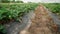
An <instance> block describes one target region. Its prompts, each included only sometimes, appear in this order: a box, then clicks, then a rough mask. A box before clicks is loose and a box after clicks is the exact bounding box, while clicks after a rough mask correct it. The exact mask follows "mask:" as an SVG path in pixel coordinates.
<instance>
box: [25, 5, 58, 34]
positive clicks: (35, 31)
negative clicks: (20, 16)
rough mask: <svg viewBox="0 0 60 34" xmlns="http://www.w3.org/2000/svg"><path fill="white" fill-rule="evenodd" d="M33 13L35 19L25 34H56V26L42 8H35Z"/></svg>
mask: <svg viewBox="0 0 60 34" xmlns="http://www.w3.org/2000/svg"><path fill="white" fill-rule="evenodd" d="M34 13H35V18H34V19H32V24H31V26H30V28H29V29H28V31H27V32H26V34H58V33H57V25H56V24H55V23H54V21H53V19H52V18H51V16H50V15H49V13H48V12H47V10H46V9H45V8H44V6H42V5H40V6H39V7H37V9H36V10H35V12H34Z"/></svg>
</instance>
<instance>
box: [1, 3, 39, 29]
mask: <svg viewBox="0 0 60 34" xmlns="http://www.w3.org/2000/svg"><path fill="white" fill-rule="evenodd" d="M38 5H39V4H37V3H0V24H2V25H4V27H6V28H8V29H10V28H9V27H15V25H17V24H19V25H21V19H22V16H23V15H24V14H25V13H29V11H31V10H34V9H35V8H36V7H37V6H38ZM19 20H20V21H19ZM6 24H7V26H5V25H6ZM13 24H15V25H14V26H11V25H13ZM9 25H10V26H9ZM18 27H19V26H18ZM8 29H7V30H8ZM13 30H14V29H13Z"/></svg>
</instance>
